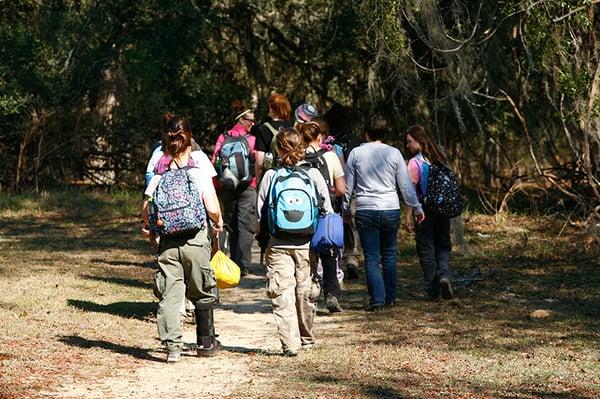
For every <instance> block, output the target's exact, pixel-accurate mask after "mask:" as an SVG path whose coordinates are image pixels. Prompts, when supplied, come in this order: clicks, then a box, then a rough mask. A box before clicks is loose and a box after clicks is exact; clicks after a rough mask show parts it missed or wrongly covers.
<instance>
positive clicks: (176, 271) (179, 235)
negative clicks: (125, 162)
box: [142, 114, 223, 363]
mask: <svg viewBox="0 0 600 399" xmlns="http://www.w3.org/2000/svg"><path fill="white" fill-rule="evenodd" d="M164 123H165V127H164V129H165V136H164V143H163V148H164V149H165V153H166V154H167V155H169V156H171V157H172V161H171V162H170V164H169V165H168V169H167V170H166V171H165V172H164V173H162V174H156V175H154V176H153V177H152V178H151V180H150V182H149V184H148V187H147V188H146V191H145V192H144V194H145V198H144V202H143V205H142V219H143V221H144V224H145V229H144V231H148V232H149V233H148V236H149V238H150V239H151V240H154V239H155V237H156V236H159V237H160V241H159V243H158V251H157V257H158V265H159V268H160V271H161V273H162V281H163V282H164V287H162V289H161V293H162V298H161V299H160V302H159V304H158V311H157V315H156V319H157V324H158V334H159V337H160V340H161V342H162V343H163V344H164V345H165V347H166V349H167V352H168V354H167V362H169V363H172V362H177V361H179V359H180V357H181V350H182V347H183V340H182V334H181V324H180V317H179V306H180V304H181V302H182V300H183V298H184V296H186V297H187V298H188V299H190V300H191V301H194V303H195V306H196V335H197V343H198V349H197V353H198V355H199V356H213V355H214V354H216V351H217V349H218V344H217V341H216V339H215V332H214V323H213V304H214V303H215V301H216V295H215V291H214V288H215V287H216V281H215V277H214V273H213V271H212V269H211V268H210V251H211V245H210V236H209V234H208V220H209V219H210V221H211V222H212V230H213V231H214V232H217V233H218V232H220V231H221V230H222V229H223V219H222V217H221V210H220V207H219V200H218V198H217V195H216V193H215V189H214V186H213V183H212V179H211V177H210V176H209V175H208V174H206V173H202V171H201V170H200V169H198V168H196V167H190V166H187V165H188V161H189V159H190V156H191V155H190V154H191V140H192V132H191V130H190V126H189V123H188V122H187V120H186V119H185V118H182V117H179V116H176V115H172V114H167V115H166V116H165V120H164Z"/></svg>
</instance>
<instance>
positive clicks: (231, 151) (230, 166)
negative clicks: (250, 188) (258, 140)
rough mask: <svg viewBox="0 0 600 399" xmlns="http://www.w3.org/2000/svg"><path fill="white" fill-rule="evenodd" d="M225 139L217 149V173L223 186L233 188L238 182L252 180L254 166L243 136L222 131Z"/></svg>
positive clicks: (242, 182)
mask: <svg viewBox="0 0 600 399" xmlns="http://www.w3.org/2000/svg"><path fill="white" fill-rule="evenodd" d="M224 135H225V140H224V141H223V145H222V146H221V149H220V150H219V159H218V165H217V173H218V175H219V181H220V182H221V184H222V185H223V187H224V188H226V189H228V190H235V189H236V188H237V187H238V185H240V184H247V183H249V182H250V180H252V177H253V172H254V166H253V162H252V154H251V151H250V144H248V140H246V137H244V136H232V135H230V134H229V133H224Z"/></svg>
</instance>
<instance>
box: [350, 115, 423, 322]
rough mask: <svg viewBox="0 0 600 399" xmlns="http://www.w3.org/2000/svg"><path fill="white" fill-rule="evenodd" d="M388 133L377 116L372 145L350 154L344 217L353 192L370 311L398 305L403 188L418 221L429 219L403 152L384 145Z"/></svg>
mask: <svg viewBox="0 0 600 399" xmlns="http://www.w3.org/2000/svg"><path fill="white" fill-rule="evenodd" d="M386 130H387V122H386V120H385V119H384V118H383V117H381V116H374V117H372V118H371V119H370V120H369V122H368V123H367V125H366V126H365V139H366V141H367V142H366V143H364V144H362V145H361V146H359V147H357V148H355V149H354V150H352V152H350V155H349V156H348V161H347V162H346V167H345V169H344V174H345V176H346V195H345V196H344V206H343V207H344V214H345V215H349V214H350V213H349V210H348V207H349V203H350V198H352V194H354V195H355V197H356V228H357V230H358V234H359V236H360V241H361V245H362V248H363V255H364V258H365V274H366V280H367V289H368V291H369V308H368V310H371V311H374V310H381V309H383V307H384V306H393V305H395V303H396V283H397V278H398V277H397V271H396V257H397V254H396V252H397V234H398V228H399V226H400V198H399V197H398V190H400V192H401V193H402V198H403V200H404V202H405V203H406V204H407V205H408V206H410V207H412V208H413V212H414V214H415V217H416V220H417V223H420V222H421V221H423V220H424V219H425V215H424V213H423V209H422V207H421V204H420V203H419V201H418V199H417V195H416V193H415V190H414V187H413V185H412V183H411V181H410V177H409V176H408V172H407V168H406V162H405V161H404V158H403V157H402V154H401V153H400V151H398V149H396V148H394V147H392V146H389V145H387V144H384V143H382V141H381V140H382V139H383V136H384V134H385V132H386ZM380 259H381V267H380Z"/></svg>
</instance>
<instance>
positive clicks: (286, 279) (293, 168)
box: [257, 128, 333, 356]
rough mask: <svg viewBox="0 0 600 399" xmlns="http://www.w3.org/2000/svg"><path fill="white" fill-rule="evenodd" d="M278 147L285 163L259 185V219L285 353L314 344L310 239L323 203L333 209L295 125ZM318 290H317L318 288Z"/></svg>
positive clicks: (315, 294)
mask: <svg viewBox="0 0 600 399" xmlns="http://www.w3.org/2000/svg"><path fill="white" fill-rule="evenodd" d="M275 150H276V151H277V154H278V155H279V157H280V159H281V166H280V167H278V168H275V169H269V170H267V171H266V172H265V174H264V176H263V178H262V181H261V183H260V187H259V189H258V199H257V209H258V210H259V211H258V212H257V214H258V217H259V220H260V219H261V218H263V217H266V218H268V229H269V236H270V239H269V246H268V248H267V252H266V266H267V295H268V296H269V298H270V299H271V303H272V306H273V315H274V316H275V321H276V324H277V330H278V333H279V339H280V340H281V345H282V348H283V355H284V356H296V355H297V354H298V351H299V350H300V349H308V348H312V347H313V346H314V344H315V337H314V334H313V323H314V316H315V313H316V308H315V304H314V301H315V300H316V299H317V298H318V297H319V289H318V284H317V286H316V287H315V285H314V284H313V279H312V277H311V269H310V262H309V244H310V240H311V237H312V235H313V233H314V232H315V230H316V227H317V221H318V217H319V211H320V209H321V210H322V212H324V213H326V214H329V213H332V212H333V209H332V208H331V201H330V199H329V189H328V187H327V184H326V183H325V179H323V176H322V175H321V173H320V172H319V171H318V170H317V169H313V168H311V167H310V165H309V164H307V163H306V161H305V160H304V150H305V146H304V140H303V137H302V135H301V134H300V133H299V132H298V131H297V130H296V129H294V128H287V129H283V130H282V131H280V132H279V133H278V134H277V136H276V145H275ZM315 291H316V292H315Z"/></svg>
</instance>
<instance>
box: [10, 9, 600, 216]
mask: <svg viewBox="0 0 600 399" xmlns="http://www.w3.org/2000/svg"><path fill="white" fill-rule="evenodd" d="M542 3H543V4H542ZM0 6H2V7H3V13H2V15H1V16H0V149H2V151H1V152H0V165H1V166H2V168H1V169H0V187H3V188H8V187H11V188H17V189H22V188H27V187H36V188H38V189H39V188H40V186H41V187H44V186H52V185H55V184H63V183H71V182H82V181H83V182H87V183H90V182H91V183H98V184H109V185H132V184H133V185H135V184H139V183H141V181H142V170H143V168H144V163H145V161H146V158H147V149H148V147H149V146H150V145H151V144H152V143H153V142H155V141H156V140H157V139H158V138H159V137H160V128H161V116H162V115H163V114H164V113H165V112H166V111H171V112H176V113H180V114H182V115H185V116H187V117H188V118H189V119H190V121H191V123H192V130H193V132H194V134H195V137H196V139H197V141H198V142H199V143H201V145H202V146H203V147H204V148H205V149H206V150H210V147H211V146H212V143H213V142H214V140H215V137H216V136H217V135H218V134H219V133H221V132H222V131H224V130H225V129H227V128H229V127H230V126H229V125H230V120H229V113H230V103H231V101H232V100H234V99H240V100H243V101H245V102H247V103H253V104H254V105H255V106H256V107H257V111H258V116H259V118H265V117H266V112H265V108H266V107H265V101H266V98H267V97H268V96H269V95H270V94H271V93H272V92H273V91H279V92H283V93H286V94H287V95H288V96H289V98H290V100H291V101H292V104H293V105H294V106H296V105H297V104H299V103H301V102H304V101H312V102H315V103H317V104H318V105H319V107H320V108H321V109H322V110H323V111H324V110H326V109H327V108H328V107H329V106H330V105H332V104H333V103H334V102H338V103H341V104H343V105H345V106H347V107H348V110H349V111H350V112H349V121H348V122H349V126H354V127H355V131H354V133H355V134H357V136H359V135H360V133H361V132H360V129H358V127H359V126H361V125H362V122H363V121H364V119H365V117H366V116H367V115H368V114H370V113H372V112H380V113H383V114H385V115H386V116H387V117H388V119H390V122H391V124H392V126H393V134H391V135H390V137H389V138H390V139H391V140H392V143H394V144H397V145H401V144H402V139H401V137H402V134H401V132H402V131H403V130H404V129H405V128H406V127H407V126H408V125H412V124H414V123H421V124H423V125H425V126H426V128H427V129H428V130H429V131H430V132H431V133H432V135H433V136H434V137H435V138H436V139H437V140H438V141H439V143H440V144H441V145H442V146H443V147H444V148H445V149H446V150H447V151H448V152H449V155H450V158H451V159H452V160H453V166H454V167H455V168H456V169H457V170H459V172H460V174H461V176H462V177H463V182H464V183H465V184H466V185H467V186H469V187H471V188H473V189H476V190H477V191H478V192H481V191H482V190H483V191H484V192H485V194H484V195H487V196H491V197H493V196H494V195H499V196H502V195H503V194H504V193H505V192H506V191H507V190H509V189H510V187H511V186H512V185H514V184H517V183H518V182H520V181H534V182H535V183H536V184H539V185H542V186H548V185H554V186H556V185H557V184H558V185H559V186H560V187H557V188H559V189H562V191H563V192H566V193H569V194H568V195H572V196H575V197H579V198H581V199H582V200H583V201H584V202H586V203H587V204H593V203H594V201H596V202H597V201H598V200H600V193H598V191H600V188H599V187H598V184H597V180H598V170H600V165H598V162H599V161H598V159H599V158H600V144H598V143H597V140H596V139H594V131H595V130H597V129H598V128H600V126H598V123H599V122H598V121H597V120H596V119H594V118H597V115H598V109H599V107H600V105H598V104H600V102H599V101H598V99H597V98H590V95H594V96H597V95H598V94H597V92H598V91H597V90H596V91H594V89H593V88H594V84H596V85H597V84H598V82H596V83H594V79H595V77H596V65H597V63H598V59H600V49H599V45H598V38H597V32H598V31H599V29H598V24H599V23H598V16H597V14H598V6H597V5H595V4H593V3H592V2H590V1H587V0H586V2H576V1H564V0H560V1H559V0H552V1H545V2H522V1H519V2H515V1H508V0H504V1H499V2H483V1H477V2H466V1H445V0H444V1H442V0H423V1H413V0H407V1H402V2H398V1H392V0H365V1H357V0H334V1H333V2H332V1H324V0H308V1H299V0H268V1H261V2H257V3H249V2H244V1H240V0H232V1H221V2H208V1H204V0H195V1H185V2H183V1H176V2H165V1H161V0H150V1H146V2H143V3H140V4H137V3H131V2H127V1H123V0H112V1H108V2H97V1H91V0H81V1H72V0H56V1H51V2H37V1H31V0H15V1H0ZM594 93H595V94H594ZM590 104H591V105H590ZM585 143H587V144H585ZM537 144H540V145H539V146H538V145H537ZM584 144H585V145H584ZM530 148H534V150H533V152H532V150H530ZM582 148H584V149H585V151H587V152H586V153H585V154H581V153H580V151H582ZM534 157H535V158H534ZM534 159H535V161H534ZM533 163H536V164H537V165H536V166H535V167H532V165H533ZM540 170H542V172H541V173H540ZM544 171H546V172H544ZM582 174H584V175H585V178H582ZM550 175H551V176H556V177H557V179H555V180H553V182H550V181H548V180H547V176H550ZM557 182H558V183H557ZM494 193H497V194H494ZM590 193H591V195H590ZM572 196H571V198H572ZM489 199H490V200H491V202H497V199H492V198H489Z"/></svg>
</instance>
